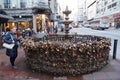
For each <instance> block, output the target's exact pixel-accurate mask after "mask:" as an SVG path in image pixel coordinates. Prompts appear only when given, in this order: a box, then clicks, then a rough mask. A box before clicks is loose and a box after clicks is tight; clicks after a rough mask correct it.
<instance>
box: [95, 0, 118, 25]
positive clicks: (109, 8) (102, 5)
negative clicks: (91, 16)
mask: <svg viewBox="0 0 120 80" xmlns="http://www.w3.org/2000/svg"><path fill="white" fill-rule="evenodd" d="M96 2H97V7H96V8H97V14H96V18H97V19H99V20H100V22H101V21H102V23H101V24H102V25H104V26H109V27H112V26H114V27H115V26H117V25H120V9H119V8H120V0H96Z"/></svg>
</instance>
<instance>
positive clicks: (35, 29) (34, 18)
mask: <svg viewBox="0 0 120 80" xmlns="http://www.w3.org/2000/svg"><path fill="white" fill-rule="evenodd" d="M33 30H34V31H35V33H37V28H36V16H35V15H34V14H33Z"/></svg>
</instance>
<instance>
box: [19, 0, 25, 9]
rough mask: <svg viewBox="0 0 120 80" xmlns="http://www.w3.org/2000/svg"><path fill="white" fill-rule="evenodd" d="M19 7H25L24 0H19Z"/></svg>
mask: <svg viewBox="0 0 120 80" xmlns="http://www.w3.org/2000/svg"><path fill="white" fill-rule="evenodd" d="M20 8H26V2H25V0H20Z"/></svg>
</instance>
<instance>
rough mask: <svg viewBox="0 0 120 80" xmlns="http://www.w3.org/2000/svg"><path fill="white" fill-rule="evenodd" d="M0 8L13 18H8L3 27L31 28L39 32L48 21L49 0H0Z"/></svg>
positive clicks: (49, 12)
mask: <svg viewBox="0 0 120 80" xmlns="http://www.w3.org/2000/svg"><path fill="white" fill-rule="evenodd" d="M0 1H1V3H0V8H1V9H2V10H4V11H6V12H7V14H8V15H10V16H12V17H13V18H14V19H10V20H9V21H8V23H7V24H6V26H5V27H12V26H17V27H18V28H19V27H20V28H24V29H26V28H31V29H33V30H34V31H35V32H39V31H40V29H41V27H45V26H46V23H48V17H49V15H50V14H51V9H50V7H49V4H48V3H49V1H50V0H0Z"/></svg>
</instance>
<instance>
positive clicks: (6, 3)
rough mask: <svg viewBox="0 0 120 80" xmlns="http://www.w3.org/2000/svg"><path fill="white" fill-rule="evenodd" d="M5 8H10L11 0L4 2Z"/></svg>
mask: <svg viewBox="0 0 120 80" xmlns="http://www.w3.org/2000/svg"><path fill="white" fill-rule="evenodd" d="M4 2H5V3H4V8H10V2H11V1H10V0H4Z"/></svg>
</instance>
